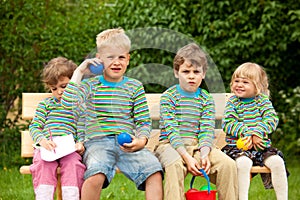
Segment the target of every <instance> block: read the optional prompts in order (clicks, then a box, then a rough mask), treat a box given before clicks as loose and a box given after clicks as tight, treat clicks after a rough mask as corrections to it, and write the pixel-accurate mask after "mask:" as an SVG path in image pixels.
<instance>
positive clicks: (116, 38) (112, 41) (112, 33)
mask: <svg viewBox="0 0 300 200" xmlns="http://www.w3.org/2000/svg"><path fill="white" fill-rule="evenodd" d="M96 44H97V51H98V52H99V53H101V50H102V49H104V48H106V47H111V46H114V47H118V48H121V49H124V50H126V51H127V52H129V51H130V47H131V41H130V39H129V37H128V36H127V35H126V34H125V31H124V29H122V28H114V29H107V30H105V31H102V32H101V33H99V34H98V35H97V37H96Z"/></svg>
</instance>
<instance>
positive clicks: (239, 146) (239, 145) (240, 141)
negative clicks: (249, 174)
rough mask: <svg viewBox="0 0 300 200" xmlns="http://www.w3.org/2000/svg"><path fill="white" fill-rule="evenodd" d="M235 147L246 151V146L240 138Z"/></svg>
mask: <svg viewBox="0 0 300 200" xmlns="http://www.w3.org/2000/svg"><path fill="white" fill-rule="evenodd" d="M236 147H237V148H238V149H243V150H244V151H246V150H248V146H246V145H245V141H243V140H242V138H240V139H238V140H237V141H236Z"/></svg>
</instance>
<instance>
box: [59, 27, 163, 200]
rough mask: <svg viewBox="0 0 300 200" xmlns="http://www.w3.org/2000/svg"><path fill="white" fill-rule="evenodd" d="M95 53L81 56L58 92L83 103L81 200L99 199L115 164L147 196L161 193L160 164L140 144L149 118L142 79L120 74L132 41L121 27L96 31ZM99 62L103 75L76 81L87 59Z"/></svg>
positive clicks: (146, 134)
mask: <svg viewBox="0 0 300 200" xmlns="http://www.w3.org/2000/svg"><path fill="white" fill-rule="evenodd" d="M96 42H97V54H96V58H93V59H87V60H85V61H84V62H83V63H82V64H81V65H80V66H79V67H78V69H76V70H75V72H74V75H73V77H72V78H71V81H70V84H69V85H68V87H67V88H66V91H65V93H64V96H63V104H64V106H65V107H66V108H68V109H72V108H73V107H74V106H77V105H79V104H81V103H85V106H86V113H85V116H84V117H85V129H86V130H85V141H84V146H85V149H86V151H85V153H84V155H83V161H84V163H85V164H86V166H87V170H86V172H85V176H84V178H85V182H84V184H83V188H82V200H87V199H88V200H92V199H97V200H98V199H99V197H100V195H101V191H102V188H106V187H107V186H108V185H109V183H110V182H111V180H112V178H113V177H114V175H115V172H116V167H118V168H119V169H120V171H121V172H122V173H123V174H124V175H125V176H126V177H128V178H129V179H131V180H132V181H134V182H135V184H136V187H137V188H138V189H139V190H145V191H146V194H145V195H146V199H162V198H163V189H162V174H163V171H162V167H161V164H160V163H159V161H158V159H157V158H156V157H155V156H154V155H153V154H152V153H151V152H150V151H149V150H148V149H146V148H144V147H145V145H146V143H147V141H148V138H149V136H150V129H151V119H150V117H149V110H148V106H147V101H146V97H145V91H144V87H143V85H142V83H141V82H139V81H137V80H135V79H132V78H129V77H126V76H124V73H125V71H126V69H127V66H128V64H129V59H130V54H129V51H130V46H131V41H130V39H129V38H128V36H127V35H126V34H125V32H124V30H123V29H120V28H117V29H108V30H105V31H103V32H101V33H100V34H98V36H97V39H96ZM100 63H102V64H103V65H104V70H103V75H100V76H96V77H93V78H90V79H85V80H83V81H81V79H82V77H83V75H84V74H86V73H89V68H88V65H89V64H100ZM122 132H126V133H129V134H130V135H131V137H132V142H131V143H125V144H124V145H123V146H120V145H119V144H118V143H117V136H118V135H119V134H120V133H122Z"/></svg>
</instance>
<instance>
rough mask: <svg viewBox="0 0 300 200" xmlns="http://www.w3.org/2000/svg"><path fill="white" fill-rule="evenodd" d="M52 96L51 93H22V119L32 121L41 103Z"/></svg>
mask: <svg viewBox="0 0 300 200" xmlns="http://www.w3.org/2000/svg"><path fill="white" fill-rule="evenodd" d="M51 95H52V94H51V93H22V119H24V120H32V118H33V116H34V114H35V109H36V108H37V106H38V104H39V102H40V101H42V100H43V99H45V98H47V97H50V96H51Z"/></svg>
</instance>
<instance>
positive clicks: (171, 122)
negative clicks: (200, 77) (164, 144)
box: [160, 93, 184, 151]
mask: <svg viewBox="0 0 300 200" xmlns="http://www.w3.org/2000/svg"><path fill="white" fill-rule="evenodd" d="M175 107H176V99H174V97H171V96H170V95H169V94H168V93H164V94H162V96H161V99H160V116H161V128H163V129H164V130H165V132H166V133H167V137H168V139H169V141H170V144H171V146H172V147H173V148H174V149H176V150H177V149H181V151H182V148H184V143H183V141H182V139H181V136H180V128H179V124H178V122H177V120H176V108H175ZM180 147H181V148H180Z"/></svg>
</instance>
